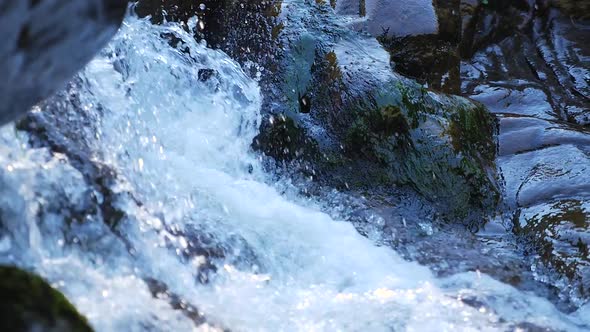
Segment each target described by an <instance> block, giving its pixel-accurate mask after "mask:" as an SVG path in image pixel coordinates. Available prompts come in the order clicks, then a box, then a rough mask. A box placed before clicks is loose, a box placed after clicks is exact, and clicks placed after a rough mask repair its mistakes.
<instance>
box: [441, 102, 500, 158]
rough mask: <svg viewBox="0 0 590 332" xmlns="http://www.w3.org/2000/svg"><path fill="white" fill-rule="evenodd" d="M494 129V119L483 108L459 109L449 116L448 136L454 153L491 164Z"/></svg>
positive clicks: (493, 155)
mask: <svg viewBox="0 0 590 332" xmlns="http://www.w3.org/2000/svg"><path fill="white" fill-rule="evenodd" d="M494 128H495V124H494V119H493V118H492V116H491V115H490V114H489V113H488V111H487V110H486V109H485V108H484V107H483V106H477V107H475V108H472V109H467V108H464V107H459V108H458V109H457V110H456V112H455V113H453V114H452V115H451V121H450V124H449V128H448V134H449V135H450V137H451V143H452V145H453V149H454V150H455V152H457V153H463V154H467V155H469V156H472V157H478V156H481V157H482V158H483V160H485V161H488V162H492V161H493V160H494V159H495V157H496V144H495V142H494Z"/></svg>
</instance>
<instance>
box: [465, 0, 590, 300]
mask: <svg viewBox="0 0 590 332" xmlns="http://www.w3.org/2000/svg"><path fill="white" fill-rule="evenodd" d="M491 3H492V2H491V1H490V4H491ZM482 6H483V5H482V4H473V7H468V6H467V5H466V4H464V9H465V10H466V9H467V8H471V9H470V10H471V12H470V15H468V16H465V25H464V27H465V31H464V36H463V38H464V42H463V44H462V46H463V47H464V48H463V49H462V50H463V51H464V53H463V55H464V56H471V53H473V57H472V58H470V59H468V60H464V61H463V63H462V69H461V72H462V73H461V75H462V91H463V93H465V94H466V95H469V96H471V97H472V98H473V99H476V100H478V101H480V102H482V103H484V104H485V105H486V106H488V108H489V109H490V111H492V112H493V113H495V114H496V116H497V117H498V120H499V131H500V134H499V136H498V160H497V165H498V167H499V170H500V174H501V176H502V178H503V180H504V194H503V196H504V199H503V205H504V208H505V209H506V211H507V214H509V215H513V221H512V222H513V231H514V233H515V235H516V236H517V238H518V239H519V243H520V247H521V248H522V250H524V252H525V253H526V254H527V255H526V259H527V261H528V262H529V263H528V264H531V266H532V267H533V272H534V274H535V278H536V279H537V280H538V281H541V282H543V283H545V284H547V285H551V286H552V287H555V288H556V289H558V290H559V292H558V296H559V298H560V301H566V302H569V305H568V306H569V307H570V310H571V308H573V309H575V308H576V307H579V306H580V305H581V304H583V303H584V302H585V301H587V299H588V289H587V288H588V281H587V280H586V277H585V276H586V275H588V270H587V267H588V262H587V255H586V254H585V253H584V252H585V251H584V250H585V249H584V248H585V246H586V243H587V239H586V237H587V234H588V229H587V226H586V225H585V223H587V216H586V215H585V212H584V211H585V209H586V208H585V207H584V203H583V202H585V201H586V200H588V198H589V197H590V182H589V179H588V176H587V174H589V172H590V155H589V149H588V143H589V142H590V132H589V131H588V130H587V128H585V127H584V125H586V122H585V117H586V115H585V114H587V110H588V106H589V104H588V98H587V96H586V95H587V93H586V92H587V91H586V90H587V81H585V79H583V78H582V77H585V75H586V73H587V68H588V63H587V58H586V56H585V55H584V54H586V53H587V47H586V45H587V44H588V43H587V42H586V39H587V38H586V36H587V33H585V32H584V31H585V29H586V27H585V25H586V23H585V22H584V21H582V20H580V21H577V22H576V21H572V20H571V19H569V18H567V17H565V16H563V15H562V14H561V13H560V12H559V11H558V10H556V9H554V8H551V7H550V6H548V3H543V2H540V1H537V2H536V3H535V2H529V3H528V6H527V4H525V3H521V2H515V3H513V4H512V5H510V6H507V7H505V8H503V9H502V8H496V7H487V8H485V7H482ZM502 22H504V23H502ZM507 27H509V28H507ZM470 29H471V30H470ZM474 32H477V33H474ZM466 46H468V47H467V48H465V47H466ZM469 48H471V50H468V49H469ZM574 219H575V220H574ZM585 241H586V242H585Z"/></svg>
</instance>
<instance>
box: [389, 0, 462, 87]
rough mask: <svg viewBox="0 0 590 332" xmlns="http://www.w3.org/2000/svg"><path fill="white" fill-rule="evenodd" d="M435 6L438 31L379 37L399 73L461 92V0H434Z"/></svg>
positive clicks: (430, 85) (430, 84) (434, 85)
mask: <svg viewBox="0 0 590 332" xmlns="http://www.w3.org/2000/svg"><path fill="white" fill-rule="evenodd" d="M434 8H435V9H436V15H437V17H438V29H437V30H435V31H432V32H428V33H414V34H411V35H405V36H404V35H401V36H400V35H399V34H396V33H393V34H390V33H389V32H388V31H384V32H383V33H382V34H381V35H379V36H378V39H379V41H380V42H381V43H382V44H383V46H384V47H385V48H386V49H387V51H388V52H389V53H390V54H391V61H392V63H393V65H394V68H395V70H396V71H397V72H399V73H401V74H403V75H406V76H409V77H412V78H415V79H416V80H418V81H419V82H421V83H423V84H426V85H428V86H429V87H431V88H433V89H436V90H439V91H444V92H447V93H453V94H458V93H459V92H460V79H459V63H460V56H459V42H460V40H461V35H462V31H461V12H460V1H459V0H438V1H434Z"/></svg>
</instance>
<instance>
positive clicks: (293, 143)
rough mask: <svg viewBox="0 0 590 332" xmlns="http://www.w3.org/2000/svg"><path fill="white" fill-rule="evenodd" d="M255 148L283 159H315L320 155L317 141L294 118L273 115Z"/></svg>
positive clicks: (263, 129)
mask: <svg viewBox="0 0 590 332" xmlns="http://www.w3.org/2000/svg"><path fill="white" fill-rule="evenodd" d="M252 146H253V148H254V149H256V150H260V151H262V152H264V153H265V154H266V155H268V156H271V157H273V158H275V159H277V160H281V161H291V160H296V159H305V160H313V159H316V158H317V156H318V154H319V153H318V147H317V143H316V142H315V141H313V140H311V139H310V138H309V137H308V135H307V134H306V132H305V129H303V128H301V127H300V126H298V125H297V124H296V123H295V121H293V119H292V118H290V117H288V116H285V115H279V116H272V117H270V118H269V119H268V120H267V121H265V122H264V123H263V125H262V126H261V128H260V134H259V135H258V136H257V137H256V138H255V139H254V143H253V144H252Z"/></svg>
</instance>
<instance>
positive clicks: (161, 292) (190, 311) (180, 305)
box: [145, 278, 229, 331]
mask: <svg viewBox="0 0 590 332" xmlns="http://www.w3.org/2000/svg"><path fill="white" fill-rule="evenodd" d="M145 283H146V284H147V286H148V288H149V290H150V292H151V293H152V295H153V296H154V297H156V298H159V299H162V300H165V301H167V302H169V303H170V306H171V307H172V308H173V309H174V310H179V311H181V312H182V313H183V314H184V315H185V316H186V317H188V318H189V319H190V320H191V321H193V323H194V324H195V326H197V327H198V328H199V329H203V330H213V331H229V330H227V329H223V328H221V327H219V326H216V325H211V324H209V323H208V322H207V319H206V318H205V316H204V315H203V314H202V313H201V312H200V311H199V309H198V308H197V307H195V306H194V305H192V304H190V303H189V302H188V301H187V300H185V299H183V298H182V297H180V296H178V295H177V294H175V293H173V292H171V291H170V290H169V289H168V286H167V285H166V284H165V283H163V282H161V281H159V280H156V279H151V278H146V279H145Z"/></svg>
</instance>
